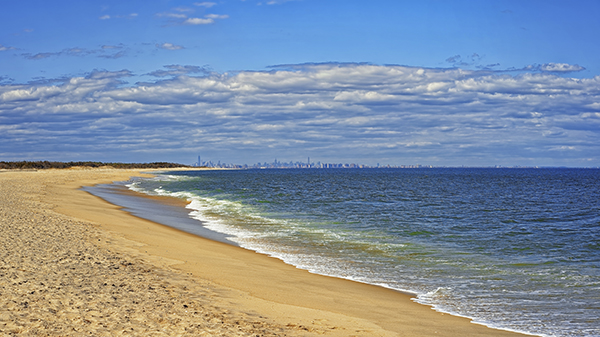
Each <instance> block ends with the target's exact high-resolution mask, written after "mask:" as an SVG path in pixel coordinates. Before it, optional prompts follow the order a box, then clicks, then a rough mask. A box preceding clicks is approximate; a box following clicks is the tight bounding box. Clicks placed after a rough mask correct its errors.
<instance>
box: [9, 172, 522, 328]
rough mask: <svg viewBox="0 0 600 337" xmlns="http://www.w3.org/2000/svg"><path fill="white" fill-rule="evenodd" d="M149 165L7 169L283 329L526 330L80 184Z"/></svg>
mask: <svg viewBox="0 0 600 337" xmlns="http://www.w3.org/2000/svg"><path fill="white" fill-rule="evenodd" d="M152 171H159V170H64V171H59V170H55V171H38V172H21V173H18V172H15V173H9V175H8V176H11V177H14V176H19V175H21V176H23V175H29V176H39V177H36V178H50V179H46V180H45V182H44V179H29V180H28V181H29V183H30V184H43V186H44V190H45V194H43V195H37V196H36V195H34V196H33V198H35V197H37V198H39V200H40V201H41V202H46V203H48V204H50V205H52V209H53V211H55V212H57V213H59V214H63V215H66V216H67V217H68V218H69V219H76V220H77V221H82V222H85V223H88V224H89V223H92V224H93V225H92V226H93V227H94V228H97V229H98V230H99V231H100V232H101V233H103V234H105V235H107V236H108V237H110V239H109V240H104V241H102V240H100V239H99V240H100V241H99V242H97V243H94V244H96V245H98V247H99V248H100V249H104V250H110V251H117V252H119V254H122V255H123V256H128V257H129V258H133V259H136V260H140V261H143V263H146V264H149V265H153V266H154V268H156V269H159V270H167V271H169V272H172V273H174V274H176V275H179V276H181V277H185V278H189V279H190V280H189V282H191V283H195V284H197V285H198V284H200V285H202V286H203V287H205V288H207V289H211V291H212V292H213V293H215V294H218V296H214V298H211V299H210V300H209V302H211V303H212V302H216V303H219V306H221V307H224V308H226V311H229V312H238V313H239V312H242V313H243V315H242V316H244V315H245V317H247V316H251V317H253V319H255V318H257V317H260V319H262V320H263V321H264V322H265V324H267V323H268V324H271V325H273V326H276V327H279V328H276V329H275V330H277V329H282V330H277V331H279V332H278V333H275V335H281V334H287V335H292V336H293V335H312V334H325V335H330V336H350V335H356V336H404V335H406V336H431V335H440V336H524V334H519V333H515V332H510V331H506V330H497V329H492V328H488V327H485V326H483V325H478V324H473V323H471V322H470V320H469V319H467V318H462V317H458V316H452V315H449V314H443V313H440V312H437V311H434V310H433V309H432V308H431V307H428V306H425V305H422V304H418V303H415V302H413V301H412V300H411V296H409V295H407V294H403V293H400V292H398V291H395V290H391V289H387V288H383V287H379V286H373V285H368V284H364V283H358V282H354V281H349V280H345V279H340V278H333V277H327V276H322V275H316V274H311V273H309V272H307V271H305V270H301V269H297V268H296V267H293V266H291V265H287V264H285V263H284V262H282V261H280V260H278V259H275V258H272V257H268V256H266V255H262V254H258V253H255V252H253V251H249V250H246V249H243V248H239V247H235V246H233V245H229V244H225V243H221V242H216V241H211V240H208V239H204V238H202V237H198V236H196V235H192V234H188V233H185V232H182V231H179V230H177V229H173V228H171V227H168V226H165V225H161V224H158V223H155V222H151V221H148V220H144V219H141V218H137V217H135V216H133V215H131V214H129V213H127V212H125V211H123V210H122V209H121V208H120V207H118V206H115V205H113V204H110V203H108V202H106V201H104V200H103V199H101V198H99V197H95V196H93V195H91V194H89V193H87V192H85V191H83V190H81V189H80V188H81V187H82V186H93V185H96V184H102V183H112V182H113V181H123V180H127V179H129V178H130V177H132V176H143V175H146V174H151V173H152ZM160 171H161V172H164V171H170V169H167V170H160ZM8 176H7V175H6V174H3V175H2V179H5V178H6V177H8ZM17 178H19V177H17ZM21 178H22V177H21ZM141 196H143V195H141ZM80 239H81V240H89V238H80ZM189 287H190V288H191V287H192V286H191V285H190V286H189ZM1 327H2V325H1V324H0V329H1ZM275 330H274V331H275ZM0 331H2V330H0ZM265 331H266V330H265Z"/></svg>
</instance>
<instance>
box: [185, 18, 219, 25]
mask: <svg viewBox="0 0 600 337" xmlns="http://www.w3.org/2000/svg"><path fill="white" fill-rule="evenodd" d="M214 22H215V20H213V19H202V18H189V19H187V20H185V21H183V24H185V25H208V24H211V23H214Z"/></svg>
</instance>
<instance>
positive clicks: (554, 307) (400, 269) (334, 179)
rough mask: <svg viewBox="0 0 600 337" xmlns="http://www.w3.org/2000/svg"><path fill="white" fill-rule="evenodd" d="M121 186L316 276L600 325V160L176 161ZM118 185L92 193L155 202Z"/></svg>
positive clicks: (527, 326)
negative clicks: (252, 166)
mask: <svg viewBox="0 0 600 337" xmlns="http://www.w3.org/2000/svg"><path fill="white" fill-rule="evenodd" d="M123 185H124V186H126V187H127V188H129V189H131V190H134V191H137V192H142V193H146V194H151V195H164V196H172V197H177V198H184V199H187V200H189V201H191V202H190V203H189V204H188V206H187V209H183V207H181V209H179V210H175V209H171V210H170V211H169V210H166V211H160V212H157V211H154V213H155V215H156V214H158V213H160V215H161V216H162V217H166V218H167V219H164V220H165V221H163V223H165V224H171V225H172V224H174V223H180V224H181V225H182V226H184V227H185V228H181V229H183V230H187V231H189V232H192V233H194V234H197V235H201V236H207V237H209V238H211V239H216V240H221V241H224V242H230V243H232V244H236V245H239V246H241V247H243V248H246V249H250V250H253V251H256V252H260V253H264V254H268V255H270V256H273V257H276V258H278V259H281V260H283V261H284V262H286V263H288V264H291V265H294V266H296V267H298V268H302V269H306V270H309V271H310V272H313V273H317V274H323V275H329V276H336V277H341V278H346V279H351V280H355V281H359V282H364V283H369V284H374V285H380V286H383V287H387V288H392V289H396V290H399V291H404V292H409V293H412V294H415V296H416V297H415V301H417V302H419V303H422V304H425V305H430V306H432V307H433V308H434V309H435V310H438V311H441V312H445V313H450V314H454V315H458V316H464V317H469V318H472V319H473V320H474V322H475V323H478V324H484V325H487V326H489V327H493V328H500V329H506V330H512V331H518V332H524V333H529V334H534V335H541V336H600V170H598V169H569V168H556V169H555V168H544V169H492V168H490V169H471V168H432V169H429V168H428V169H270V170H258V169H257V170H211V171H179V172H164V173H161V174H158V175H157V176H156V177H155V178H136V179H134V180H132V181H129V182H124V183H120V184H116V185H114V186H123ZM114 186H113V187H107V186H98V187H94V188H88V189H87V190H88V191H89V192H91V193H95V194H97V195H100V196H102V197H104V198H105V199H107V200H109V201H111V202H113V203H117V204H121V205H122V206H125V207H131V208H132V209H133V208H136V209H137V214H136V213H135V212H134V214H136V215H139V216H142V217H143V216H144V213H148V214H150V213H152V211H151V210H150V209H151V208H153V207H151V206H148V205H143V204H141V205H140V204H138V205H137V206H135V205H133V204H132V203H133V202H132V201H131V200H130V199H128V198H125V199H119V198H117V199H114V198H115V197H116V196H117V194H118V193H116V192H115V191H116V190H117V189H111V188H114ZM121 188H122V187H121ZM102 189H103V190H102ZM102 191H104V192H102ZM111 191H112V192H111ZM103 193H104V194H103ZM111 195H112V198H113V199H112V200H110V198H111ZM153 220H155V221H158V222H161V221H160V219H158V220H157V219H153Z"/></svg>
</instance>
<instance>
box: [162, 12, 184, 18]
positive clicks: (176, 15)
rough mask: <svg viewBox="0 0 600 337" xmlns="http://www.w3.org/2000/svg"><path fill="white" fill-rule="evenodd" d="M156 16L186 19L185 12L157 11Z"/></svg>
mask: <svg viewBox="0 0 600 337" xmlns="http://www.w3.org/2000/svg"><path fill="white" fill-rule="evenodd" d="M156 16H159V17H166V18H172V19H187V15H186V14H180V13H158V14H156Z"/></svg>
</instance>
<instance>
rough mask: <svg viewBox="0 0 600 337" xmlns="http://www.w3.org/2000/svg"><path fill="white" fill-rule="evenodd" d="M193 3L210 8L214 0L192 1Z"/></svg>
mask: <svg viewBox="0 0 600 337" xmlns="http://www.w3.org/2000/svg"><path fill="white" fill-rule="evenodd" d="M194 5H196V6H199V7H206V8H211V7H212V6H214V5H216V3H215V2H208V1H205V2H194Z"/></svg>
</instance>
